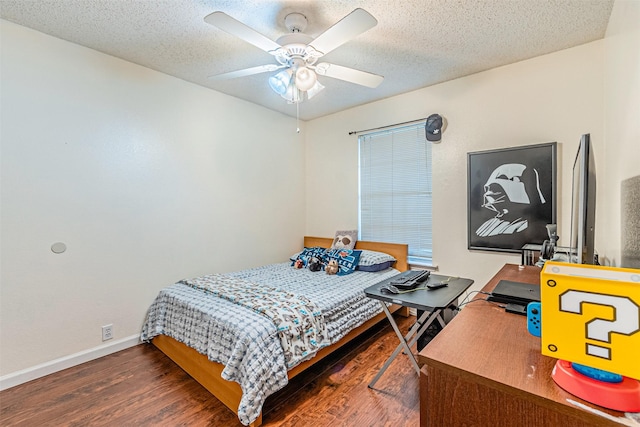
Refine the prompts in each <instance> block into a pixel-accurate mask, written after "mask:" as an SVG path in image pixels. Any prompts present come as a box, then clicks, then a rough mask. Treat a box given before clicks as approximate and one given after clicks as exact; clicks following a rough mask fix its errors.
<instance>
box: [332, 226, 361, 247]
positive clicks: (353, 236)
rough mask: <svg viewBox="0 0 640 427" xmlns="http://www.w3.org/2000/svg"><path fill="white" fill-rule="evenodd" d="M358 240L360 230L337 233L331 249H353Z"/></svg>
mask: <svg viewBox="0 0 640 427" xmlns="http://www.w3.org/2000/svg"><path fill="white" fill-rule="evenodd" d="M357 240H358V230H347V231H336V237H334V238H333V243H332V244H331V249H353V248H355V247H356V241H357Z"/></svg>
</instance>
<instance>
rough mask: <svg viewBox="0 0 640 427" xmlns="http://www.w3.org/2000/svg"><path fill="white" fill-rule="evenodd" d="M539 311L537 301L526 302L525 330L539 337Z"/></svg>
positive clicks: (540, 323) (540, 329)
mask: <svg viewBox="0 0 640 427" xmlns="http://www.w3.org/2000/svg"><path fill="white" fill-rule="evenodd" d="M541 311H542V310H541V308H540V303H539V302H530V303H529V304H527V330H528V331H529V333H530V334H531V335H533V336H534V337H539V336H540V335H541V331H542V328H541V325H542V322H541V320H540V313H541Z"/></svg>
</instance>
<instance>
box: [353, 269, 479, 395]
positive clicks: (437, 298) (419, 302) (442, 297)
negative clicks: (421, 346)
mask: <svg viewBox="0 0 640 427" xmlns="http://www.w3.org/2000/svg"><path fill="white" fill-rule="evenodd" d="M394 278H395V277H392V278H389V279H386V280H383V281H382V282H380V283H377V284H375V285H373V286H370V287H368V288H367V289H365V290H364V293H365V295H366V296H368V297H369V298H373V299H377V300H378V301H380V305H381V306H382V310H383V311H384V313H385V315H386V316H387V319H389V323H391V326H392V327H393V330H394V331H395V333H396V335H397V336H398V339H399V340H400V344H399V345H398V347H396V349H395V350H394V352H393V353H392V354H391V356H390V357H389V358H388V359H387V361H386V362H385V363H384V365H383V366H382V368H381V369H380V371H379V372H378V374H377V375H376V376H375V378H374V379H373V380H372V381H371V383H369V388H373V386H374V385H375V383H376V382H377V381H378V379H379V378H380V377H381V376H382V374H383V373H384V372H385V371H386V370H387V368H388V367H389V365H390V364H391V362H393V360H394V359H395V358H396V357H397V356H398V354H400V352H401V351H402V350H404V352H405V353H406V354H407V355H408V356H409V360H410V361H411V363H412V364H413V367H414V368H415V370H416V373H417V374H418V375H420V367H419V366H418V362H417V360H416V358H415V356H414V355H413V353H412V352H411V346H412V345H413V344H414V343H415V342H416V341H417V340H418V338H420V336H421V335H422V334H423V333H424V332H425V331H426V330H427V328H429V326H430V325H431V324H432V323H433V322H434V321H436V320H437V321H438V322H439V324H440V326H442V327H443V328H444V326H445V323H444V320H443V318H442V316H441V313H442V311H443V310H445V309H446V308H447V307H449V306H450V305H451V304H452V303H453V302H454V301H456V300H457V299H458V298H459V297H460V295H462V294H463V293H464V291H466V290H467V289H469V287H470V286H471V285H472V284H473V280H471V279H462V278H460V277H451V276H441V275H438V274H431V275H430V276H429V279H428V280H427V281H426V282H425V283H423V284H421V285H419V286H417V287H416V288H415V289H413V290H411V291H402V292H401V293H399V294H391V293H386V292H384V291H382V290H381V288H382V287H383V286H384V285H388V284H389V282H391V280H393V279H394ZM440 282H445V283H447V286H445V287H442V288H439V289H428V288H427V285H428V284H434V283H440ZM387 303H392V304H397V305H401V306H403V307H411V308H415V309H416V310H421V311H423V313H422V315H421V316H419V318H418V321H417V322H416V323H415V324H414V325H413V326H412V327H411V328H410V329H409V332H407V335H405V336H403V335H402V333H401V332H400V329H399V328H398V324H397V323H396V321H395V319H394V318H393V315H392V314H391V312H390V311H389V309H388V308H387Z"/></svg>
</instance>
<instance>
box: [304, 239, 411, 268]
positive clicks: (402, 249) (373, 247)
mask: <svg viewBox="0 0 640 427" xmlns="http://www.w3.org/2000/svg"><path fill="white" fill-rule="evenodd" d="M332 243H333V238H332V237H312V236H304V246H305V247H307V248H311V247H314V246H320V247H323V248H328V247H330V246H331V244H332ZM356 249H366V250H369V251H378V252H384V253H386V254H389V255H391V256H392V257H394V258H395V259H396V260H397V261H396V263H395V265H394V266H393V267H394V268H395V269H396V270H399V271H407V270H408V269H409V262H408V261H407V258H408V256H409V245H406V244H404V243H384V242H367V241H364V240H358V241H357V242H356Z"/></svg>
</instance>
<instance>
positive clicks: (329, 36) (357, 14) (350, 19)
mask: <svg viewBox="0 0 640 427" xmlns="http://www.w3.org/2000/svg"><path fill="white" fill-rule="evenodd" d="M377 23H378V21H377V20H376V18H374V17H373V15H371V14H370V13H369V12H367V11H366V10H364V9H356V10H354V11H353V12H351V13H350V14H348V15H347V16H345V17H344V18H342V19H341V20H340V21H338V22H336V23H335V24H334V25H333V26H332V27H330V28H328V29H327V30H326V31H325V32H324V33H322V34H320V35H319V36H318V37H316V39H315V40H313V41H312V42H311V43H309V45H310V46H312V47H313V48H314V49H315V50H317V51H318V52H320V53H322V54H323V55H326V54H327V53H329V52H331V51H332V50H333V49H335V48H337V47H338V46H340V45H342V44H344V43H346V42H348V41H349V40H351V39H353V38H355V37H357V36H359V35H360V34H362V33H364V32H365V31H367V30H368V29H370V28H373V27H375V26H376V24H377Z"/></svg>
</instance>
